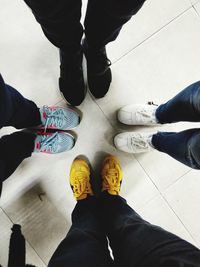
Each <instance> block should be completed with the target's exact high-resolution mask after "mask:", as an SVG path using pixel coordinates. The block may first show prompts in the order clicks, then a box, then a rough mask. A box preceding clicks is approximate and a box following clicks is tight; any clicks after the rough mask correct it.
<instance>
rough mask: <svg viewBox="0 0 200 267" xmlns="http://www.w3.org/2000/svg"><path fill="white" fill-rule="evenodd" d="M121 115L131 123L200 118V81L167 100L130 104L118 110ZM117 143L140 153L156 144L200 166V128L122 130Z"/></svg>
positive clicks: (118, 146) (146, 123)
mask: <svg viewBox="0 0 200 267" xmlns="http://www.w3.org/2000/svg"><path fill="white" fill-rule="evenodd" d="M118 119H119V120H120V121H121V122H122V123H125V124H129V125H156V124H165V123H173V122H179V121H190V122H200V82H196V83H194V84H192V85H190V86H188V87H187V88H185V89H184V90H182V91H181V92H180V93H179V94H177V95H176V96H175V97H173V98H172V99H170V100H169V101H168V102H166V103H165V104H162V105H159V106H155V105H130V106H126V107H124V108H122V109H120V110H119V112H118ZM115 146H116V147H117V148H118V149H120V150H122V151H125V152H129V153H140V152H146V151H149V150H151V149H152V148H155V149H157V150H159V151H161V152H164V153H167V154H168V155H170V156H171V157H173V158H175V159H176V160H178V161H180V162H182V163H183V164H185V165H187V166H189V167H191V168H194V169H200V129H199V128H196V129H189V130H185V131H182V132H178V133H177V132H162V131H159V132H156V133H155V132H154V133H151V134H148V133H142V132H140V133H136V132H132V133H131V132H129V133H122V134H119V135H117V136H116V137H115Z"/></svg>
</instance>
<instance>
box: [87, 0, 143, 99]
mask: <svg viewBox="0 0 200 267" xmlns="http://www.w3.org/2000/svg"><path fill="white" fill-rule="evenodd" d="M144 1H145V0H137V1H131V0H126V1H124V0H101V1H99V0H88V6H87V12H86V17H85V22H84V24H85V35H86V38H85V40H84V42H83V50H84V53H85V56H86V59H87V74H88V75H87V76H88V85H89V89H90V91H91V93H92V94H93V96H94V97H96V98H101V97H104V96H105V94H106V93H107V92H108V90H109V87H110V83H111V80H112V74H111V69H110V65H111V62H110V60H108V58H107V54H106V48H105V46H106V44H108V43H109V42H111V41H114V40H115V39H116V38H117V36H118V34H119V32H120V30H121V28H122V26H123V25H124V24H125V23H126V22H127V21H128V20H129V19H130V18H131V17H132V16H133V15H135V14H136V13H137V12H138V10H139V9H140V8H141V6H142V5H143V3H144Z"/></svg>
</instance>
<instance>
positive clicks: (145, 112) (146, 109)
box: [118, 104, 159, 125]
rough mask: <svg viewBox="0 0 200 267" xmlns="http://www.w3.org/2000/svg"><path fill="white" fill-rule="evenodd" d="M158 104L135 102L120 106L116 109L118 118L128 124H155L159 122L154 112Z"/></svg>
mask: <svg viewBox="0 0 200 267" xmlns="http://www.w3.org/2000/svg"><path fill="white" fill-rule="evenodd" d="M157 108H158V106H156V105H154V104H136V105H129V106H125V107H123V108H121V109H120V110H119V111H118V120H119V121H120V122H122V123H124V124H128V125H155V124H159V122H158V120H157V119H156V116H155V113H156V109H157Z"/></svg>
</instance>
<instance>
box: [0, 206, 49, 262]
mask: <svg viewBox="0 0 200 267" xmlns="http://www.w3.org/2000/svg"><path fill="white" fill-rule="evenodd" d="M0 225H1V227H0V251H1V253H0V264H1V265H2V266H7V263H8V252H9V242H10V235H11V228H12V226H13V224H12V222H11V221H10V220H9V218H8V217H7V216H6V215H5V213H4V212H3V211H2V210H1V209H0ZM22 233H23V229H22ZM16 247H17V244H16ZM26 262H27V263H29V264H34V265H36V266H37V267H45V266H46V265H45V264H44V263H43V262H42V260H41V259H40V258H39V257H38V255H37V254H36V252H35V251H34V250H33V248H32V247H30V245H29V244H28V243H27V242H26Z"/></svg>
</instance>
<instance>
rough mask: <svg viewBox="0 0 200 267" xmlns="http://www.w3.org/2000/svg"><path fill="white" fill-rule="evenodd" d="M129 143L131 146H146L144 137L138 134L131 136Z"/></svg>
mask: <svg viewBox="0 0 200 267" xmlns="http://www.w3.org/2000/svg"><path fill="white" fill-rule="evenodd" d="M130 145H131V147H132V148H147V147H148V143H147V142H146V141H145V140H144V137H143V136H142V135H140V134H138V136H137V138H136V137H135V136H132V137H131V139H130Z"/></svg>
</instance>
